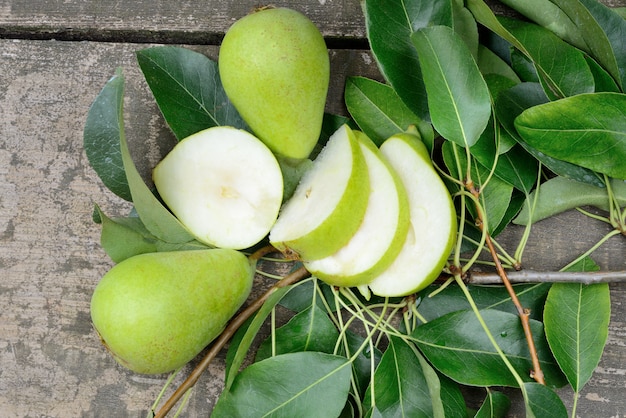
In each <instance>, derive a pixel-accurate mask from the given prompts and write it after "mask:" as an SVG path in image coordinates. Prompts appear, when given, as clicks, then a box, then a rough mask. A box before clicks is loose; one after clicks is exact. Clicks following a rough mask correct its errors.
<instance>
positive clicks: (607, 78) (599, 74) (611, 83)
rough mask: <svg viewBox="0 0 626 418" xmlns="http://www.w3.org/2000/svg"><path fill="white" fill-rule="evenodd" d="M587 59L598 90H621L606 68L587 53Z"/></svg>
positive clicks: (617, 91)
mask: <svg viewBox="0 0 626 418" xmlns="http://www.w3.org/2000/svg"><path fill="white" fill-rule="evenodd" d="M585 59H586V60H587V65H589V69H590V70H591V73H592V74H593V80H594V83H595V85H596V89H595V91H596V92H603V91H604V92H613V93H619V92H620V88H619V87H618V86H617V84H616V83H615V79H613V77H611V74H609V73H608V72H607V71H606V70H605V69H604V68H602V67H600V64H598V63H597V62H596V61H595V60H594V59H593V58H591V57H590V56H589V55H586V56H585Z"/></svg>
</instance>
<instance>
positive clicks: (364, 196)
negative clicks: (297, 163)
mask: <svg viewBox="0 0 626 418" xmlns="http://www.w3.org/2000/svg"><path fill="white" fill-rule="evenodd" d="M368 196H369V178H368V171H367V165H366V164H365V159H364V157H363V152H362V151H361V147H360V145H359V141H358V140H357V139H356V137H355V135H354V132H353V131H352V130H351V129H350V128H349V127H348V126H347V125H343V126H341V127H340V128H339V129H337V131H335V133H333V134H332V136H331V137H330V138H329V139H328V142H327V143H326V145H325V146H324V148H323V149H322V151H321V152H320V154H319V155H318V156H317V158H316V159H315V160H314V161H313V164H312V165H311V167H310V168H309V169H308V170H307V171H306V172H305V173H304V175H303V176H302V179H301V180H300V183H299V184H298V186H297V187H296V190H295V192H294V194H293V196H292V197H291V198H290V199H289V200H288V201H287V202H286V203H285V204H284V205H283V207H282V209H281V211H280V214H279V216H278V219H277V221H276V224H275V225H274V227H273V228H272V230H271V231H270V242H271V243H272V245H274V246H275V247H276V248H277V249H278V250H280V251H281V252H283V253H284V254H286V255H287V256H288V257H290V258H294V259H297V258H299V259H300V260H303V261H310V260H316V259H319V258H324V257H327V256H329V255H331V254H334V253H335V252H336V251H337V250H339V249H340V248H341V247H343V246H344V245H346V243H347V242H348V241H349V240H350V238H351V237H352V235H354V233H355V232H356V231H357V229H358V228H359V226H360V225H361V222H362V221H363V217H364V215H365V210H366V208H367V202H368Z"/></svg>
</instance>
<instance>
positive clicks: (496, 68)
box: [477, 44, 521, 84]
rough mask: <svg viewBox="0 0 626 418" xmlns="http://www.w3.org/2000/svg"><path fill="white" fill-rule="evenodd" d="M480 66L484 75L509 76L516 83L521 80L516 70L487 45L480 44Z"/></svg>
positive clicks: (478, 61) (478, 60)
mask: <svg viewBox="0 0 626 418" xmlns="http://www.w3.org/2000/svg"><path fill="white" fill-rule="evenodd" d="M477 63H478V68H479V69H480V72H481V73H482V74H483V75H488V74H497V75H501V76H503V77H506V78H508V79H509V80H511V81H513V82H514V83H516V84H517V83H519V82H520V81H521V80H520V79H519V77H518V76H517V74H515V71H513V69H512V68H511V67H510V66H509V64H507V63H506V61H504V60H503V59H502V58H500V57H499V56H498V55H497V54H495V53H494V52H493V51H491V50H490V49H489V48H487V47H486V46H485V45H483V44H480V45H478V58H477Z"/></svg>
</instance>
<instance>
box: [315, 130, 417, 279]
mask: <svg viewBox="0 0 626 418" xmlns="http://www.w3.org/2000/svg"><path fill="white" fill-rule="evenodd" d="M354 133H355V135H356V136H357V139H358V140H359V143H360V146H361V151H362V152H363V156H364V157H365V163H366V165H367V168H368V173H369V181H370V193H369V200H368V204H367V210H366V212H365V216H364V218H363V222H362V223H361V225H360V227H359V229H358V230H357V231H356V233H355V234H354V235H353V236H352V238H351V239H350V241H349V242H348V243H347V244H346V245H345V246H343V247H342V248H341V249H339V251H337V252H336V253H334V254H332V255H330V256H328V257H325V258H322V259H319V260H314V261H310V262H305V263H304V266H305V267H306V269H307V270H308V271H310V272H311V273H312V274H313V275H315V276H317V277H319V278H320V279H322V280H323V281H324V282H326V283H328V284H330V285H333V286H344V287H351V286H358V285H362V284H366V283H369V282H370V281H371V280H372V279H373V278H374V277H376V275H377V274H379V273H380V272H382V271H383V270H384V269H385V268H387V266H389V265H390V264H391V262H393V260H394V259H395V258H396V256H397V255H398V253H399V252H400V250H401V249H402V246H403V243H404V238H405V237H406V234H407V231H408V228H409V201H408V198H407V194H406V191H405V189H404V186H403V184H402V182H401V180H400V177H399V176H398V175H397V174H396V173H395V171H394V170H393V169H391V168H390V166H389V165H388V164H387V162H386V161H385V160H384V158H383V157H382V155H381V154H380V152H379V150H378V148H377V147H376V145H375V144H374V143H373V142H372V141H371V140H370V139H369V138H368V137H367V136H366V135H365V134H364V133H362V132H359V131H355V132H354Z"/></svg>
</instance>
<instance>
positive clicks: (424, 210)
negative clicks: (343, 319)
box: [369, 133, 457, 297]
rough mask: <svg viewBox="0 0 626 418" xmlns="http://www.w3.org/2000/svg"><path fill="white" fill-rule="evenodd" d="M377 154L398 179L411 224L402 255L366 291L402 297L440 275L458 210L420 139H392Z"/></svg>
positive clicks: (407, 136)
mask: <svg viewBox="0 0 626 418" xmlns="http://www.w3.org/2000/svg"><path fill="white" fill-rule="evenodd" d="M380 151H381V153H382V154H383V156H384V157H385V158H386V159H387V161H388V162H389V163H390V164H391V166H392V167H393V168H394V170H395V171H396V173H398V175H399V176H400V178H401V179H402V183H403V184H404V187H405V189H406V192H407V196H408V199H409V211H410V226H409V231H408V233H407V236H406V240H405V242H404V245H403V247H402V249H401V250H400V253H399V254H398V256H397V257H396V259H395V260H394V261H393V263H391V265H390V266H389V267H387V269H385V270H384V271H383V272H382V273H381V274H379V275H378V276H377V277H376V278H375V279H373V280H372V281H371V282H370V283H369V288H370V290H371V292H372V293H374V294H375V295H378V296H389V297H395V296H406V295H409V294H411V293H415V292H417V291H419V290H421V289H423V288H425V287H426V286H428V285H429V284H430V283H432V281H433V280H435V279H436V278H437V277H438V276H439V274H440V273H441V270H442V269H443V267H444V266H445V264H446V260H447V259H448V257H449V255H450V252H451V251H452V248H453V246H454V242H455V240H456V233H457V221H456V211H455V209H454V204H453V202H452V198H451V196H450V193H449V192H448V189H447V188H446V186H445V184H444V183H443V181H442V180H441V178H440V177H439V175H438V174H437V172H436V171H435V169H434V167H433V166H432V162H431V160H430V156H429V154H428V151H427V149H426V147H425V146H424V144H423V143H422V142H421V140H420V139H419V137H417V136H415V135H413V134H411V133H402V134H398V135H394V136H392V137H390V138H389V139H387V140H386V141H385V142H383V144H382V145H381V147H380Z"/></svg>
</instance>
